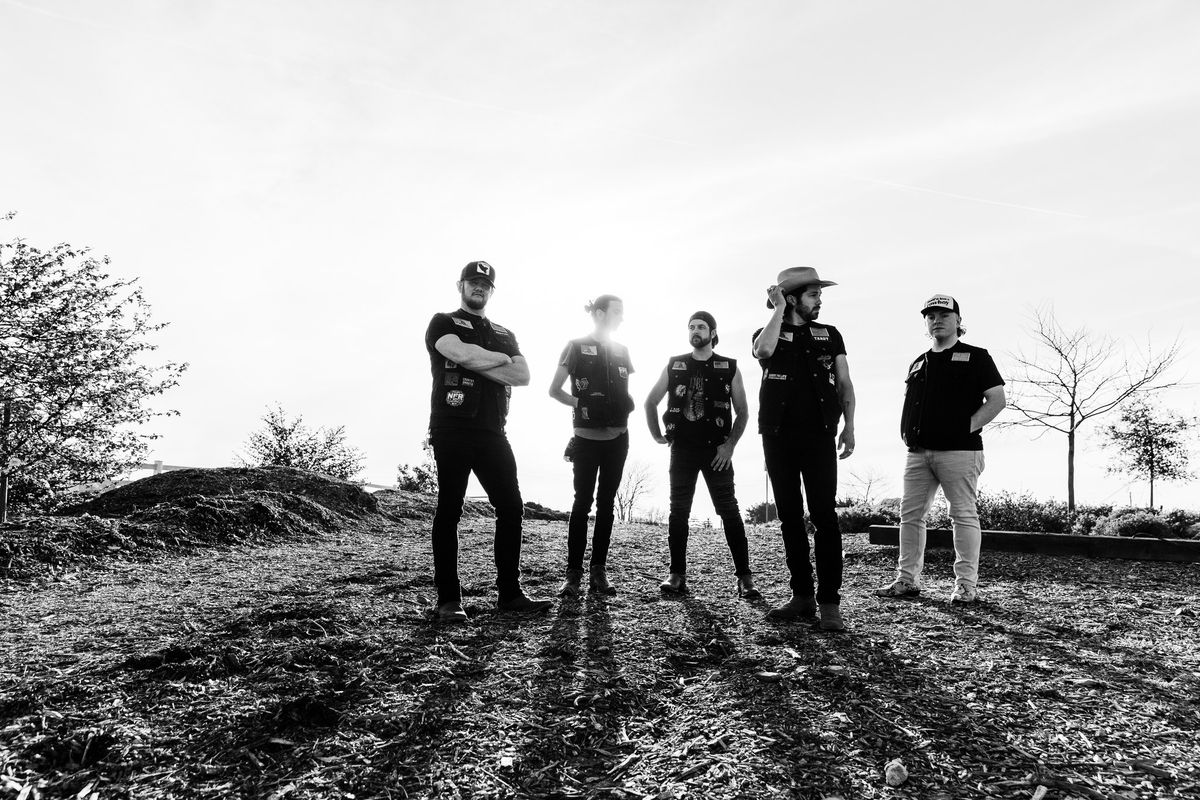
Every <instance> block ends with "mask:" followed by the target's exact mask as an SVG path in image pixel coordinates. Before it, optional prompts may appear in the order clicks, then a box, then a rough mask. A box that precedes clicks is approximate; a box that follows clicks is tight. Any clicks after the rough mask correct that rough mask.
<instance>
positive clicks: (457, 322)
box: [453, 317, 475, 330]
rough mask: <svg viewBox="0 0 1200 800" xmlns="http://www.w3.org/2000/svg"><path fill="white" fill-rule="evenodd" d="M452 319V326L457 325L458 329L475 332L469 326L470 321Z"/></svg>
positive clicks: (473, 328) (473, 327)
mask: <svg viewBox="0 0 1200 800" xmlns="http://www.w3.org/2000/svg"><path fill="white" fill-rule="evenodd" d="M453 319H454V324H455V325H457V326H458V327H460V328H467V329H469V330H475V326H474V325H472V324H471V321H470V320H466V319H459V318H458V317H454V318H453Z"/></svg>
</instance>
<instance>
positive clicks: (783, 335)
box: [779, 331, 792, 342]
mask: <svg viewBox="0 0 1200 800" xmlns="http://www.w3.org/2000/svg"><path fill="white" fill-rule="evenodd" d="M779 338H780V339H783V340H784V341H785V342H790V341H792V332H791V331H780V333H779Z"/></svg>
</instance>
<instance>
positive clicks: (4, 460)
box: [0, 215, 187, 521]
mask: <svg viewBox="0 0 1200 800" xmlns="http://www.w3.org/2000/svg"><path fill="white" fill-rule="evenodd" d="M9 216H11V215H9ZM108 266H109V260H108V259H107V258H101V259H97V258H94V257H93V256H91V255H90V254H89V251H88V250H87V249H86V248H82V249H80V248H74V247H72V246H71V245H69V244H59V245H56V246H54V247H52V248H50V249H49V250H45V251H43V250H39V249H38V248H35V247H32V246H30V245H28V244H26V243H25V242H24V241H22V240H20V239H16V240H13V241H11V242H3V243H0V521H2V520H3V519H4V518H5V516H6V514H7V510H8V509H7V500H6V496H7V487H8V485H9V483H10V482H12V481H13V480H14V479H15V481H16V483H17V484H18V485H19V486H22V487H26V488H28V489H30V490H31V491H32V493H33V494H37V493H38V492H41V493H43V494H52V493H54V492H56V491H57V490H60V489H62V488H64V487H65V486H66V485H69V484H73V483H85V482H95V481H103V480H108V479H111V478H114V477H116V476H118V475H120V474H121V473H123V472H127V471H128V469H129V468H130V467H131V466H133V465H134V464H136V463H138V462H140V461H142V460H144V458H145V454H146V450H147V442H148V441H149V440H152V439H154V438H156V436H155V434H152V433H146V432H144V431H142V430H140V429H139V428H140V426H141V425H142V424H143V423H145V422H147V421H148V420H150V419H151V418H152V417H156V416H165V415H170V414H174V413H175V412H173V411H152V410H150V409H149V408H147V407H146V405H145V401H146V400H147V399H148V398H151V397H154V396H156V395H160V394H162V393H163V392H165V391H166V390H167V389H169V388H171V387H173V386H175V385H176V384H177V383H178V378H179V376H180V374H182V372H183V371H184V369H186V367H187V365H186V364H176V363H166V364H160V365H152V364H148V363H146V357H147V356H148V355H149V354H150V353H151V352H153V351H154V350H155V349H156V345H154V344H153V343H151V341H150V338H149V337H150V335H151V334H153V333H155V332H156V331H158V330H160V329H162V328H163V327H165V323H153V322H151V319H150V309H149V306H148V305H147V304H146V301H145V299H144V298H143V296H142V292H141V289H140V288H138V287H137V281H136V280H122V279H118V278H114V277H112V276H111V275H110V274H109V272H108ZM27 494H28V493H26V494H19V495H17V496H16V498H15V499H16V500H18V501H20V500H21V499H22V498H23V497H25V496H26V495H27Z"/></svg>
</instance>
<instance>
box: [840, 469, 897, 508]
mask: <svg viewBox="0 0 1200 800" xmlns="http://www.w3.org/2000/svg"><path fill="white" fill-rule="evenodd" d="M890 483H891V482H890V481H889V479H888V473H886V472H884V471H882V470H880V469H879V468H878V467H876V466H875V465H873V464H868V465H867V466H865V467H861V468H860V469H852V470H847V472H846V484H847V486H848V487H849V489H850V491H852V492H854V494H853V495H852V497H857V498H861V500H862V503H863V505H869V504H870V502H871V492H872V491H879V492H884V491H887V488H888V486H889V485H890Z"/></svg>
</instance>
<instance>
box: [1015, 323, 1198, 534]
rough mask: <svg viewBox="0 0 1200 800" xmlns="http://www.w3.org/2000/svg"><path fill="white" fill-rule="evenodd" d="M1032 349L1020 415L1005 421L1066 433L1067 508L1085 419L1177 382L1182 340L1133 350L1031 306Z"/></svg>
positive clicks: (1026, 358)
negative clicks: (1171, 374)
mask: <svg viewBox="0 0 1200 800" xmlns="http://www.w3.org/2000/svg"><path fill="white" fill-rule="evenodd" d="M1032 335H1033V342H1034V350H1033V352H1032V353H1031V354H1028V355H1027V354H1026V353H1025V352H1024V351H1023V350H1018V351H1017V352H1016V353H1015V354H1013V355H1011V356H1010V357H1011V358H1012V360H1013V361H1014V362H1015V363H1016V366H1017V371H1016V374H1015V375H1013V376H1011V382H1012V383H1013V385H1014V386H1013V391H1012V392H1011V393H1010V397H1009V398H1008V407H1009V408H1011V409H1013V410H1014V411H1016V413H1017V414H1018V415H1019V419H1016V420H1005V421H1002V422H1000V423H998V424H999V425H1000V426H1001V427H1007V426H1014V425H1015V426H1022V427H1032V428H1040V429H1041V433H1040V434H1039V436H1040V435H1041V434H1044V433H1047V432H1049V431H1055V432H1057V433H1061V434H1063V435H1064V436H1066V437H1067V509H1068V510H1069V511H1074V510H1075V440H1076V436H1077V434H1078V431H1079V428H1080V426H1081V425H1083V424H1084V423H1085V422H1087V421H1088V420H1090V419H1094V418H1095V417H1099V416H1102V415H1104V414H1107V413H1108V412H1110V411H1112V410H1113V409H1115V408H1117V407H1118V406H1120V405H1121V404H1123V403H1125V402H1126V401H1128V400H1129V399H1131V398H1133V397H1134V396H1136V395H1140V394H1146V393H1150V392H1155V391H1159V390H1161V389H1166V388H1169V387H1171V386H1175V385H1176V384H1177V382H1176V381H1170V380H1167V377H1166V376H1167V373H1168V371H1169V370H1170V368H1171V367H1172V366H1173V365H1174V363H1175V361H1176V359H1177V358H1178V357H1179V343H1178V341H1176V342H1174V343H1173V344H1172V345H1171V346H1170V347H1168V348H1167V349H1166V350H1161V351H1157V352H1156V351H1155V350H1154V349H1153V348H1151V347H1150V345H1149V344H1147V345H1146V349H1145V350H1144V351H1138V352H1135V353H1134V354H1133V355H1132V356H1131V355H1129V354H1128V353H1126V352H1125V350H1124V348H1123V347H1121V346H1119V345H1118V343H1117V342H1116V341H1115V340H1114V339H1112V338H1110V337H1108V336H1098V335H1096V334H1094V333H1092V332H1090V331H1089V330H1088V329H1087V328H1083V327H1081V328H1076V329H1075V330H1067V329H1066V328H1064V327H1063V326H1062V325H1061V324H1060V323H1059V321H1058V319H1057V318H1056V317H1055V316H1054V311H1053V309H1037V310H1035V311H1034V312H1033V332H1032Z"/></svg>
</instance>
